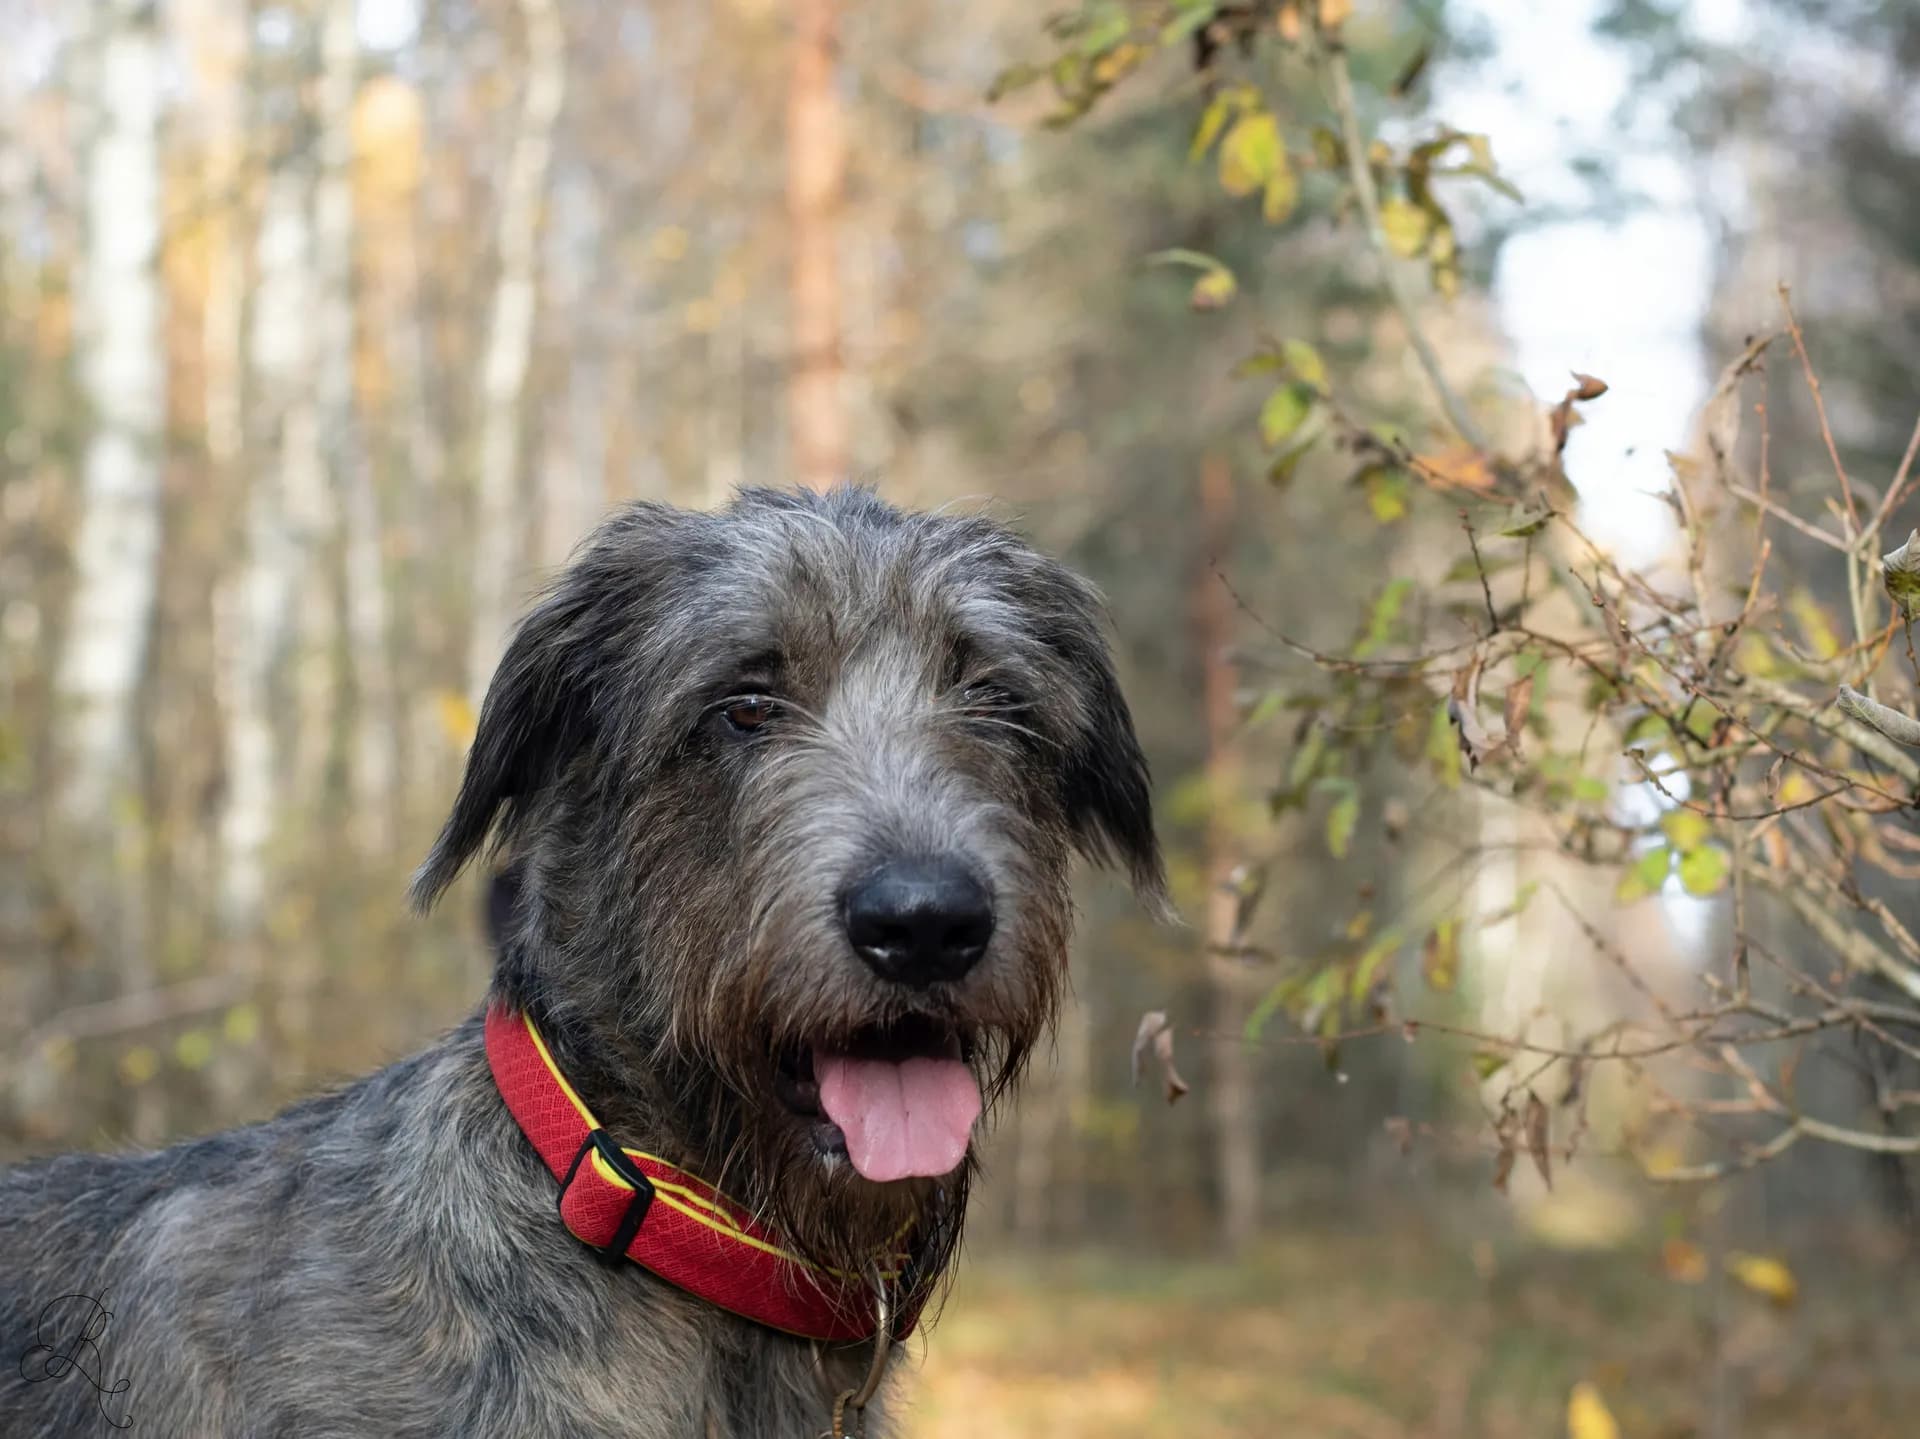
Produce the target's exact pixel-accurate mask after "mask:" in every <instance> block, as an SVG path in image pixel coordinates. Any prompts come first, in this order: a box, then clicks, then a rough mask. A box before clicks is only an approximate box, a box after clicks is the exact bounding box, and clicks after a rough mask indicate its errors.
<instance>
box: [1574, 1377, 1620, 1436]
mask: <svg viewBox="0 0 1920 1439" xmlns="http://www.w3.org/2000/svg"><path fill="white" fill-rule="evenodd" d="M1567 1439H1620V1426H1619V1425H1618V1424H1616V1423H1615V1422H1614V1419H1613V1411H1611V1410H1610V1409H1608V1408H1607V1401H1606V1400H1604V1399H1602V1398H1601V1397H1600V1391H1599V1390H1598V1389H1596V1388H1594V1386H1593V1385H1592V1384H1591V1383H1589V1382H1588V1381H1587V1380H1585V1379H1582V1380H1581V1381H1580V1382H1579V1383H1578V1384H1576V1385H1574V1386H1573V1392H1572V1393H1571V1394H1569V1395H1568V1396H1567Z"/></svg>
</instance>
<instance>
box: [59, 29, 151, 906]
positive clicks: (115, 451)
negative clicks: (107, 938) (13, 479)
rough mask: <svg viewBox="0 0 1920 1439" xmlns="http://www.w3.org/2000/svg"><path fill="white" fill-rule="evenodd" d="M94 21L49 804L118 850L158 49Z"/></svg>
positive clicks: (143, 519) (134, 595)
mask: <svg viewBox="0 0 1920 1439" xmlns="http://www.w3.org/2000/svg"><path fill="white" fill-rule="evenodd" d="M97 23H98V27H99V28H98V30H97V31H96V34H97V35H98V57H97V64H96V66H95V67H94V70H93V73H94V75H95V76H96V77H97V93H96V95H95V96H94V97H93V99H94V111H95V114H94V134H93V142H92V148H91V154H90V156H89V160H88V164H87V175H86V216H87V224H86V239H85V242H84V244H85V249H84V253H83V256H82V261H81V278H80V290H79V295H78V300H79V323H80V334H79V337H78V340H79V346H80V367H79V368H80V383H81V388H82V391H83V393H84V394H85V397H86V401H87V405H88V408H89V411H90V413H91V416H92V421H93V423H92V428H91V431H90V433H89V435H88V438H87V446H86V452H85V456H84V459H83V461H82V474H81V513H80V523H79V532H78V534H77V536H76V537H75V541H74V552H73V568H74V582H73V598H72V604H71V608H70V610H69V612H68V620H67V638H66V645H65V652H64V654H63V655H62V657H61V664H60V672H59V677H58V694H59V700H60V703H61V705H62V708H63V711H64V714H65V720H64V723H63V724H62V726H61V730H62V733H63V734H64V737H65V741H64V745H63V748H64V750H65V753H64V755H63V756H62V758H63V761H64V763H63V765H62V770H61V773H60V775H59V778H58V785H59V790H58V794H57V799H56V808H57V811H58V813H59V816H60V818H61V819H62V820H63V821H64V822H66V823H68V824H70V825H72V826H73V827H75V828H76V829H77V830H78V831H79V832H81V833H93V834H95V835H100V834H104V833H115V834H117V835H118V836H119V840H120V843H119V844H117V845H116V851H117V852H119V853H121V854H122V855H124V853H125V849H124V845H125V842H126V840H127V839H128V838H129V836H128V835H127V834H126V831H127V829H128V826H127V825H126V824H125V823H119V824H116V823H115V822H114V818H113V816H114V812H115V810H116V807H118V806H123V805H125V804H126V803H127V802H128V801H129V800H132V799H134V798H136V796H135V794H134V788H135V783H136V780H137V766H136V762H135V760H136V749H137V746H136V742H135V741H136V726H135V714H136V711H135V699H136V695H137V691H138V689H139V684H140V678H141V671H142V668H143V667H144V664H145V659H146V651H147V632H148V628H149V626H150V624H151V622H152V616H153V603H154V595H155V589H156V578H157V575H156V566H157V562H158V558H159V552H160V478H161V460H162V453H161V449H162V444H163V438H164V436H163V424H164V421H165V416H166V383H167V376H166V357H165V353H164V351H163V349H162V345H161V334H160V306H161V285H160V273H159V255H160V155H159V127H160V66H161V53H160V44H159V36H158V34H157V32H156V30H155V27H154V18H153V13H152V10H151V8H150V7H149V6H148V5H146V4H144V3H141V0H110V3H109V0H102V4H101V9H100V13H99V15H98V19H97ZM123 937H124V938H131V936H123Z"/></svg>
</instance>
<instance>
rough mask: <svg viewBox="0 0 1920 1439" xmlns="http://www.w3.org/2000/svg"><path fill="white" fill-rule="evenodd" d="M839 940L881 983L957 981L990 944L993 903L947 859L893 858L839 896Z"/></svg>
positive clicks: (922, 984)
mask: <svg viewBox="0 0 1920 1439" xmlns="http://www.w3.org/2000/svg"><path fill="white" fill-rule="evenodd" d="M846 922H847V939H848V941H849V942H850V943H851V944H852V945H853V947H854V949H855V951H857V952H858V954H859V955H860V957H861V958H862V959H864V960H865V961H866V962H867V964H868V966H869V967H870V968H871V969H872V970H873V972H874V973H875V974H877V975H879V976H880V977H881V978H882V979H891V980H893V981H895V982H896V983H899V984H910V985H913V986H915V987H916V988H923V987H925V986H926V985H929V984H936V983H938V982H940V981H941V980H953V979H958V978H960V976H961V975H963V974H965V973H966V972H967V971H968V970H970V969H972V968H973V967H974V965H976V964H978V963H979V962H980V956H981V955H983V954H985V953H986V951H987V941H988V940H989V939H991V938H993V900H992V897H991V896H989V895H988V893H987V887H986V886H985V885H983V884H982V883H980V881H979V880H978V879H976V878H975V877H974V875H973V872H972V871H971V870H969V869H968V868H967V867H966V865H964V864H962V863H961V862H960V861H959V860H957V859H953V858H949V857H945V856H942V857H939V858H935V859H896V860H893V861H891V862H890V863H887V864H883V865H881V866H880V868H879V869H876V870H875V871H874V872H873V873H872V874H870V875H868V876H867V877H866V878H865V879H863V880H861V881H860V882H859V883H858V884H856V885H855V886H854V887H853V889H852V890H851V891H850V892H849V893H848V895H847V902H846Z"/></svg>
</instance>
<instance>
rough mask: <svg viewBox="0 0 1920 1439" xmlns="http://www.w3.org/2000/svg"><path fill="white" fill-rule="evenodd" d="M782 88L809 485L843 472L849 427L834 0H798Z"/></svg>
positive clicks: (794, 364)
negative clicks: (785, 83)
mask: <svg viewBox="0 0 1920 1439" xmlns="http://www.w3.org/2000/svg"><path fill="white" fill-rule="evenodd" d="M793 18H794V31H793V68H792V74H791V77H790V79H789V81H788V89H787V222H788V232H789V244H790V245H791V246H792V271H791V276H790V280H789V290H788V296H789V305H790V307H791V314H790V316H789V322H788V323H789V344H790V347H791V349H790V358H789V361H788V365H789V369H788V381H787V429H788V434H789V444H790V445H791V454H792V470H793V476H794V478H795V479H797V480H798V481H799V482H800V483H801V484H803V485H806V486H808V487H809V488H811V489H825V488H826V487H827V486H829V485H831V484H833V483H835V482H836V481H838V480H840V479H842V478H844V477H845V475H846V472H847V457H848V450H849V445H848V437H847V409H846V397H845V395H844V394H843V393H842V390H843V384H842V373H841V372H842V366H843V364H844V358H843V356H842V353H841V337H840V325H841V316H840V306H841V297H840V211H841V204H842V193H843V190H844V188H845V182H846V169H847V158H846V149H847V142H846V134H845V128H844V122H843V120H842V117H841V113H840V97H839V93H838V91H837V89H836V88H835V85H836V76H835V71H836V65H835V62H836V60H837V58H838V54H839V45H840V0H794V7H793Z"/></svg>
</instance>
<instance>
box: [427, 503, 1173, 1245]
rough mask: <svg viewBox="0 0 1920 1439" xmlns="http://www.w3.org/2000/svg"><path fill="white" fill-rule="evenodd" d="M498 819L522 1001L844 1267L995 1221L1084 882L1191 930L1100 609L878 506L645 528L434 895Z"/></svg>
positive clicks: (1065, 576) (439, 857)
mask: <svg viewBox="0 0 1920 1439" xmlns="http://www.w3.org/2000/svg"><path fill="white" fill-rule="evenodd" d="M496 822H499V823H500V826H501V833H502V838H503V841H504V843H505V844H506V845H507V847H508V848H510V850H511V851H512V853H513V856H514V860H515V864H516V868H517V869H518V871H519V874H520V878H519V880H518V884H519V886H520V889H521V896H520V900H519V902H518V905H517V908H518V910H519V911H520V914H519V915H518V917H517V919H516V921H515V924H516V932H517V934H518V935H519V936H520V937H521V938H522V940H523V941H524V942H522V943H521V944H519V945H518V946H517V947H516V948H515V951H514V957H513V960H512V963H511V965H510V966H509V968H510V971H511V972H510V973H503V984H505V985H507V986H508V987H510V988H511V989H513V990H515V991H519V993H516V995H515V997H517V998H521V999H527V998H537V1000H538V1002H539V1003H540V1005H541V1006H542V1007H543V1008H544V1009H546V1010H548V1011H549V1012H552V1013H556V1014H560V1015H564V1016H568V1017H570V1018H571V1019H572V1020H574V1021H575V1022H577V1023H579V1024H583V1025H585V1026H587V1027H588V1028H589V1029H590V1030H591V1032H592V1033H594V1034H595V1035H596V1036H598V1037H599V1038H600V1040H601V1041H602V1042H603V1043H604V1045H605V1047H606V1049H607V1051H608V1052H609V1053H610V1054H617V1055H621V1056H624V1057H625V1059H626V1061H627V1062H628V1063H629V1065H630V1066H633V1067H635V1068H636V1069H637V1070H638V1071H639V1072H640V1073H642V1074H644V1077H645V1079H644V1082H645V1085H646V1091H647V1093H648V1094H649V1095H650V1096H652V1097H653V1099H654V1100H655V1102H656V1103H658V1102H660V1101H661V1100H662V1099H663V1098H665V1099H666V1100H667V1107H669V1108H671V1109H673V1110H676V1111H677V1112H676V1113H674V1114H672V1115H669V1116H662V1117H661V1118H662V1120H663V1121H664V1123H665V1125H666V1127H667V1128H669V1129H670V1130H671V1131H672V1132H673V1133H674V1136H675V1137H676V1138H677V1139H678V1140H679V1142H681V1143H682V1144H683V1145H684V1146H685V1147H686V1148H687V1151H688V1157H689V1159H690V1161H691V1162H693V1163H694V1164H696V1165H699V1166H704V1167H705V1169H706V1171H707V1177H709V1178H712V1179H715V1180H716V1181H717V1182H719V1183H721V1184H722V1186H723V1187H728V1188H732V1189H734V1190H735V1191H736V1192H737V1193H738V1195H739V1197H740V1198H742V1199H743V1200H744V1201H745V1202H747V1203H749V1204H751V1205H754V1206H756V1207H760V1208H765V1209H767V1210H769V1211H770V1212H772V1213H774V1214H775V1215H776V1216H778V1217H779V1218H780V1219H781V1220H782V1222H784V1223H785V1224H786V1226H787V1227H788V1229H789V1231H790V1232H793V1233H794V1234H795V1235H796V1237H797V1238H798V1239H799V1240H800V1241H801V1242H803V1243H807V1244H809V1245H811V1246H812V1247H814V1248H815V1249H817V1250H821V1251H825V1252H827V1253H829V1254H830V1255H831V1254H833V1253H834V1251H838V1250H844V1251H845V1253H846V1254H847V1255H851V1254H854V1253H857V1252H860V1251H861V1248H862V1246H866V1245H868V1244H870V1242H871V1240H872V1237H873V1235H875V1234H886V1233H891V1232H892V1231H893V1230H895V1229H897V1228H898V1227H899V1224H900V1223H901V1222H902V1221H903V1219H905V1218H908V1217H911V1216H912V1215H913V1214H914V1213H916V1212H919V1211H921V1210H923V1209H925V1207H926V1206H927V1201H928V1199H929V1196H930V1195H931V1194H932V1193H933V1192H934V1191H935V1190H936V1189H938V1190H940V1191H941V1192H942V1193H944V1194H946V1195H948V1196H953V1195H957V1194H958V1193H959V1192H960V1189H961V1187H962V1185H963V1183H964V1177H965V1168H966V1162H967V1156H968V1152H969V1146H970V1140H971V1136H972V1131H973V1126H974V1121H975V1119H976V1118H977V1116H978V1114H979V1112H980V1109H981V1106H982V1103H983V1100H991V1099H992V1098H993V1097H994V1096H995V1095H996V1094H998V1093H999V1092H1000V1091H1002V1090H1003V1089H1004V1088H1005V1087H1006V1086H1007V1085H1008V1084H1010V1083H1011V1081H1012V1080H1013V1079H1014V1078H1015V1077H1016V1076H1017V1074H1018V1072H1019V1069H1020V1067H1021V1064H1022V1062H1023V1060H1024V1058H1025V1056H1026V1054H1027V1052H1028V1051H1029V1049H1030V1048H1031V1047H1032V1045H1033V1044H1034V1043H1035V1041H1036V1040H1037V1039H1039V1038H1040V1037H1041V1036H1042V1035H1043V1034H1044V1032H1045V1031H1046V1028H1047V1026H1048V1025H1049V1023H1050V1022H1051V1020H1052V1017H1053V1014H1054V1009H1055V1004H1056V998H1057V995H1058V993H1059V989H1060V985H1061V982H1062V980H1063V978H1064V972H1065V959H1066V947H1067V938H1068V931H1069V927H1070V918H1071V906H1070V901H1069V895H1068V867H1069V861H1070V857H1071V854H1072V852H1073V851H1074V850H1075V849H1078V850H1079V851H1081V852H1082V853H1085V854H1087V855H1090V856H1092V857H1094V858H1096V859H1100V860H1117V861H1118V862H1119V863H1121V864H1122V865H1124V866H1125V868H1126V869H1127V871H1128V872H1129V874H1130V876H1131V878H1132V880H1133V883H1134V885H1135V887H1136V888H1137V889H1138V890H1139V891H1140V892H1141V893H1142V894H1143V896H1145V897H1146V898H1147V899H1148V900H1149V902H1150V903H1152V904H1154V905H1156V906H1159V905H1161V904H1163V903H1164V898H1163V882H1162V877H1161V869H1160V857H1159V852H1158V848H1157V845H1156V843H1155V839H1154V833H1153V826H1152V819H1151V812H1150V806H1149V803H1148V792H1147V774H1146V768H1145V765H1144V762H1143V760H1142V758H1141V754H1140V749H1139V745H1138V743H1137V741H1136V739H1135V737H1134V733H1133V728H1132V724H1131V720H1130V718H1129V715H1128V711H1127V706H1126V702H1125V701H1124V699H1123V698H1122V697H1121V694H1120V690H1119V687H1118V685H1117V683H1116V681H1115V679H1114V674H1113V668H1112V663H1111V661H1110V659H1109V656H1108V653H1107V648H1106V643H1105V640H1104V637H1103V626H1102V618H1101V613H1100V607H1099V603H1098V600H1097V597H1096V596H1095V594H1094V593H1093V591H1092V589H1091V588H1090V587H1089V586H1088V585H1087V584H1085V582H1083V581H1081V580H1079V579H1078V578H1077V577H1075V576H1074V575H1072V574H1071V573H1070V572H1068V571H1067V570H1066V569H1064V568H1062V567H1061V566H1060V565H1058V564H1056V563H1054V562H1053V561H1051V560H1048V559H1046V558H1045V557H1043V556H1041V555H1040V554H1038V553H1037V552H1036V551H1034V550H1033V549H1031V548H1030V547H1028V546H1027V545H1025V544H1024V543H1022V542H1021V541H1019V540H1018V539H1016V538H1015V537H1013V536H1012V535H1011V534H1009V533H1007V532H1006V531H1004V530H1002V529H1000V528H998V527H997V526H994V525H992V524H989V523H987V522H985V521H982V520H977V519H964V518H952V517H943V516H930V515H919V514H905V513H902V512H900V511H897V510H894V509H892V508H891V507H889V506H887V505H885V504H883V503H881V502H880V501H879V500H877V499H875V498H874V497H872V496H871V495H869V494H866V493H864V492H860V491H853V490H847V491H840V492H836V493H835V494H833V495H830V496H825V497H821V496H812V495H800V494H786V493H776V492H768V491H750V492H748V493H746V494H744V495H743V496H742V497H741V498H740V499H739V500H738V501H737V502H736V503H735V504H734V505H733V507H732V508H731V509H729V510H728V511H726V512H724V513H720V514H697V513H689V512H683V511H678V510H673V509H668V508H664V507H660V506H652V505H640V506H635V507H633V508H631V509H628V510H626V511H624V512H622V513H621V514H619V515H617V516H616V517H614V518H613V519H611V520H609V521H608V522H607V523H606V524H605V525H604V526H603V527H602V528H601V529H600V530H599V532H598V533H597V534H596V535H595V536H594V537H593V539H592V540H591V541H590V542H589V544H588V545H587V546H586V547H585V548H584V550H583V551H582V553H581V555H580V556H579V557H578V559H577V560H576V561H575V563H574V564H573V566H572V567H571V568H570V569H569V570H568V571H567V572H566V573H565V574H564V575H563V576H562V577H561V578H560V579H559V581H558V582H557V583H556V584H555V586H554V588H553V590H552V591H551V593H550V594H549V596H548V597H547V598H546V600H545V601H544V602H543V603H542V604H541V605H540V606H539V607H538V608H536V609H535V610H534V612H533V613H532V614H531V615H530V616H529V617H528V618H527V620H526V621H525V623H524V624H523V625H522V627H521V628H520V630H519V632H518V634H517V635H516V637H515V639H514V640H513V643H512V645H511V646H510V647H509V649H508V652H507V654H506V656H505V658H504V659H503V660H502V661H501V664H500V667H499V670H498V672H497V673H496V675H495V677H494V680H493V684H492V687H491V688H490V690H489V692H488V695H487V699H486V703H485V706H484V707H483V711H482V714H481V719H480V727H479V732H478V735H477V737H476V739H475V743H474V748H473V752H472V754H471V756H470V758H469V761H468V767H467V773H466V778H465V781H464V783H463V785H462V788H461V792H460V796H459V799H458V801H457V803H456V805H455V808H454V812H453V815H452V817H451V818H450V819H449V821H448V823H447V827H446V830H445V832H444V833H443V834H442V836H441V838H440V840H439V843H438V844H437V846H436V847H435V849H434V852H433V854H432V855H431V856H430V857H429V859H428V860H427V863H426V864H425V865H424V866H423V868H422V870H421V873H420V875H419V877H418V879H417V881H416V893H417V895H418V896H419V897H420V898H421V899H422V900H430V899H431V898H432V897H433V896H434V895H435V894H437V893H438V892H439V891H440V890H441V889H442V888H444V887H445V885H446V884H447V883H449V882H450V881H451V880H452V878H453V877H454V875H455V874H456V873H457V872H458V870H459V868H460V867H461V865H462V864H463V863H465V861H466V860H467V859H468V858H469V857H470V856H471V855H472V854H473V852H474V851H475V850H476V849H477V848H478V847H479V846H481V845H482V844H483V843H484V842H485V841H486V839H487V837H488V835H489V833H490V832H491V831H492V830H493V829H494V827H495V824H496ZM529 990H530V991H531V993H530V994H529V993H527V992H526V991H529ZM637 1082H638V1080H637ZM835 1257H840V1256H835Z"/></svg>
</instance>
